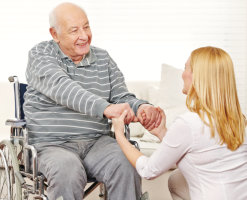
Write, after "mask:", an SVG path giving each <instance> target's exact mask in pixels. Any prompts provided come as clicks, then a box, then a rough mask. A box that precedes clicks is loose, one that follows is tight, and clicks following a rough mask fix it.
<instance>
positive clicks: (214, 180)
mask: <svg viewBox="0 0 247 200" xmlns="http://www.w3.org/2000/svg"><path fill="white" fill-rule="evenodd" d="M215 135H216V137H215V138H212V137H211V133H210V128H209V127H208V126H206V125H205V124H204V123H203V122H202V120H201V119H200V118H199V116H198V115H197V114H196V113H192V112H188V113H185V114H183V115H181V116H179V117H178V118H177V119H176V120H175V121H174V123H173V124H172V125H171V127H170V128H169V129H168V131H167V133H166V136H165V137H164V138H163V140H162V142H161V145H160V147H159V148H158V149H157V150H156V151H155V152H154V153H153V154H152V155H151V157H146V156H141V157H139V158H138V160H137V163H136V168H137V171H138V173H139V174H140V176H142V177H144V178H146V179H152V178H154V177H157V176H158V175H160V174H162V173H164V172H166V171H167V170H169V169H170V168H171V167H172V166H173V165H174V164H175V163H176V164H177V165H178V168H179V169H180V170H181V172H182V173H183V175H184V177H185V179H186V181H187V183H188V185H189V190H190V196H191V199H195V200H198V199H200V200H201V199H202V200H214V199H215V200H218V199H220V200H232V199H234V200H247V142H246V139H245V142H244V144H243V145H241V146H240V147H239V148H238V149H237V150H236V151H231V150H229V149H228V148H227V147H226V145H225V144H223V145H219V142H217V141H218V139H216V138H218V135H217V132H216V133H215ZM245 138H246V137H245Z"/></svg>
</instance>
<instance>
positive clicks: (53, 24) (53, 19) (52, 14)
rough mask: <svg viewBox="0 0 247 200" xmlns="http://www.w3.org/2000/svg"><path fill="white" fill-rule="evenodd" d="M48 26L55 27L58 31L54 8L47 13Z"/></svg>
mask: <svg viewBox="0 0 247 200" xmlns="http://www.w3.org/2000/svg"><path fill="white" fill-rule="evenodd" d="M49 23H50V28H55V29H56V30H57V31H58V25H57V16H56V12H55V9H53V10H52V11H51V12H50V14H49Z"/></svg>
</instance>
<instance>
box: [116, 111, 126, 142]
mask: <svg viewBox="0 0 247 200" xmlns="http://www.w3.org/2000/svg"><path fill="white" fill-rule="evenodd" d="M127 114H128V111H127V110H124V111H123V113H122V114H121V115H120V116H119V117H117V118H112V124H113V128H114V132H115V135H116V137H117V136H119V135H124V121H125V117H126V116H127Z"/></svg>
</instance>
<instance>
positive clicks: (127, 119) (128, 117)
mask: <svg viewBox="0 0 247 200" xmlns="http://www.w3.org/2000/svg"><path fill="white" fill-rule="evenodd" d="M135 118H136V116H135V113H134V111H133V110H132V109H131V108H129V109H128V114H127V115H126V117H125V119H124V122H125V124H129V123H130V122H132V121H134V120H135Z"/></svg>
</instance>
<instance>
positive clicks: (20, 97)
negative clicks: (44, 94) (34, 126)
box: [9, 76, 27, 119]
mask: <svg viewBox="0 0 247 200" xmlns="http://www.w3.org/2000/svg"><path fill="white" fill-rule="evenodd" d="M9 81H10V82H13V83H14V98H15V118H17V119H25V114H24V111H23V104H24V93H25V92H26V90H27V84H25V83H19V81H18V77H17V76H11V77H9Z"/></svg>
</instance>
